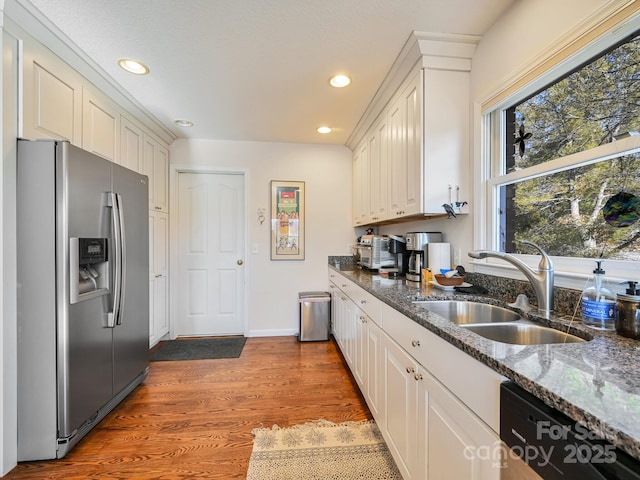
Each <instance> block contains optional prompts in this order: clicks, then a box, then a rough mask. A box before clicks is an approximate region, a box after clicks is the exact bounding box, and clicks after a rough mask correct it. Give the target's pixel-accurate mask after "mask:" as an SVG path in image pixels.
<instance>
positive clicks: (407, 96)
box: [402, 72, 422, 215]
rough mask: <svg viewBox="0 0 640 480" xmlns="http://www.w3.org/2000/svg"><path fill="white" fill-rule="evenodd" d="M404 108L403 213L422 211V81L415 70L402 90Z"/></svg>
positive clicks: (410, 213)
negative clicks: (404, 175)
mask: <svg viewBox="0 0 640 480" xmlns="http://www.w3.org/2000/svg"><path fill="white" fill-rule="evenodd" d="M402 102H403V104H404V105H405V109H406V119H407V123H406V127H405V128H406V137H405V138H406V144H407V146H406V158H405V170H406V172H407V174H406V183H405V195H404V198H403V203H404V204H403V206H402V208H403V210H404V211H405V215H413V214H416V213H420V212H421V211H422V81H421V73H420V72H417V73H416V74H415V75H414V77H413V78H412V80H411V81H410V83H409V84H408V85H407V87H406V88H405V89H404V91H403V92H402Z"/></svg>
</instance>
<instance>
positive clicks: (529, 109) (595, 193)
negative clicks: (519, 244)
mask: <svg viewBox="0 0 640 480" xmlns="http://www.w3.org/2000/svg"><path fill="white" fill-rule="evenodd" d="M639 81H640V37H636V38H634V39H633V40H632V41H630V42H628V43H625V44H623V45H621V46H619V47H617V48H616V49H614V50H612V51H611V52H609V53H607V54H605V55H603V56H602V57H600V58H598V59H596V60H595V61H593V62H592V63H590V64H588V65H586V66H584V67H582V68H580V69H578V70H577V71H575V72H574V73H572V74H570V75H569V76H567V77H565V78H564V79H562V80H561V81H559V82H558V83H555V84H554V85H551V86H550V87H548V88H546V89H545V90H543V91H541V92H539V93H538V94H536V95H535V96H533V97H531V98H529V99H528V100H526V101H524V102H522V103H520V104H518V105H516V106H515V107H514V109H512V110H511V111H512V112H513V117H514V120H515V122H516V128H515V130H516V131H518V128H519V127H520V125H522V124H524V127H525V131H526V132H527V133H531V134H532V135H531V136H530V138H528V139H527V141H526V142H525V143H526V145H525V146H526V149H525V154H524V156H523V157H520V155H519V154H518V150H517V146H516V145H515V144H514V145H513V151H514V160H515V162H514V166H513V168H514V169H523V168H527V167H531V166H534V165H537V164H540V163H543V162H547V161H549V160H553V159H556V158H560V157H563V156H566V155H570V154H573V153H576V152H581V151H584V150H588V149H592V148H595V147H598V146H600V145H603V144H606V143H609V142H612V141H615V137H616V136H618V135H621V134H626V133H627V132H639V131H640V83H639ZM505 188H507V189H511V194H512V195H513V197H514V204H513V205H512V207H513V209H512V210H509V209H507V211H513V217H512V218H507V222H508V223H511V224H512V225H513V227H514V228H513V233H512V235H513V238H512V239H515V240H530V241H532V242H535V243H538V244H540V245H541V246H544V248H545V249H546V250H547V251H549V252H550V253H551V254H553V255H562V256H571V257H599V256H601V255H602V256H603V257H604V258H617V259H624V260H640V245H638V243H639V242H638V241H637V239H638V238H639V237H640V226H639V225H638V224H635V225H633V226H631V227H627V228H615V227H612V226H610V225H608V224H607V223H606V222H605V221H604V218H603V215H602V212H601V210H602V207H603V206H604V205H605V203H606V201H607V200H608V199H609V198H610V197H611V196H613V195H615V194H616V193H618V192H620V191H627V192H629V193H633V194H635V195H638V196H640V155H639V154H638V153H636V152H628V153H627V154H626V155H624V156H621V157H618V158H615V159H611V160H605V161H601V162H598V163H594V164H591V165H587V166H582V167H579V168H575V169H571V170H567V171H562V172H556V173H553V174H550V175H547V176H543V177H540V178H535V179H532V180H528V181H524V182H521V183H518V184H515V185H511V186H509V187H505ZM508 217H509V215H508ZM507 236H508V235H507ZM512 239H509V240H512Z"/></svg>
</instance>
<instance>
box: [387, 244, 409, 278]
mask: <svg viewBox="0 0 640 480" xmlns="http://www.w3.org/2000/svg"><path fill="white" fill-rule="evenodd" d="M389 253H390V254H391V255H392V256H393V258H394V262H395V263H394V265H393V266H392V267H384V268H381V269H380V273H381V274H383V273H384V275H386V276H387V277H389V278H397V277H404V276H405V274H406V273H407V270H408V269H409V254H408V253H407V241H406V240H405V239H404V237H403V236H401V235H389Z"/></svg>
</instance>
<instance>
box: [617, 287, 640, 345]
mask: <svg viewBox="0 0 640 480" xmlns="http://www.w3.org/2000/svg"><path fill="white" fill-rule="evenodd" d="M628 283H629V287H628V288H627V289H626V290H625V293H618V294H617V295H616V307H617V308H616V310H617V313H616V315H617V316H616V332H617V333H618V335H622V336H624V337H629V338H635V339H636V340H640V289H639V288H638V286H637V283H638V282H634V281H632V280H630V281H629V282H628Z"/></svg>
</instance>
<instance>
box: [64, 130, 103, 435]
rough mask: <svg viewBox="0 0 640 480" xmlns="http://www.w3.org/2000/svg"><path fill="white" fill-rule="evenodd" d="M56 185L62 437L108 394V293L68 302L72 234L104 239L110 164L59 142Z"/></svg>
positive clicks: (79, 236)
mask: <svg viewBox="0 0 640 480" xmlns="http://www.w3.org/2000/svg"><path fill="white" fill-rule="evenodd" d="M56 185H57V189H56V196H57V201H56V217H57V218H56V245H57V247H56V256H57V258H56V262H57V266H58V269H57V274H56V286H57V295H58V300H57V309H58V324H57V344H58V354H57V356H58V428H59V433H58V436H59V438H66V437H69V436H70V435H72V433H73V432H74V431H75V430H76V429H77V428H78V427H79V426H80V425H82V424H83V423H84V422H85V421H87V420H89V419H90V418H91V417H93V416H94V415H95V413H96V412H97V411H98V410H99V409H100V408H101V407H102V406H103V405H104V404H105V403H107V402H108V401H109V400H110V399H111V397H112V396H113V382H112V377H113V369H112V333H113V331H112V329H110V328H108V327H107V311H108V304H109V297H110V295H108V294H107V295H102V296H98V297H95V298H94V297H90V298H88V299H86V300H80V301H78V302H76V303H71V302H70V281H71V280H70V279H71V275H70V270H71V268H73V267H72V264H74V263H76V264H77V261H76V262H74V261H73V260H74V259H71V258H70V243H71V238H107V237H109V233H110V222H109V219H110V215H109V208H107V205H106V199H107V193H108V192H109V189H110V187H111V164H110V162H108V161H106V160H103V159H101V158H99V157H96V156H95V155H92V154H90V153H88V152H85V151H84V150H81V149H79V148H77V147H74V146H73V145H70V144H68V143H66V142H61V143H58V144H57V154H56ZM109 243H110V240H107V247H109ZM75 278H77V276H76V277H75ZM107 293H108V292H107Z"/></svg>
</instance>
